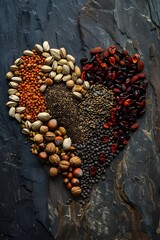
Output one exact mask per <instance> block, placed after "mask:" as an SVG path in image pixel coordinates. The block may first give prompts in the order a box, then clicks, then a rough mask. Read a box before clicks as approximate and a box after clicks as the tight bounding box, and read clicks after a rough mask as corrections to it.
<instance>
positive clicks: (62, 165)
mask: <svg viewBox="0 0 160 240" xmlns="http://www.w3.org/2000/svg"><path fill="white" fill-rule="evenodd" d="M69 166H70V163H69V162H68V161H65V160H62V161H60V163H59V168H60V169H61V170H62V171H66V170H68V168H69Z"/></svg>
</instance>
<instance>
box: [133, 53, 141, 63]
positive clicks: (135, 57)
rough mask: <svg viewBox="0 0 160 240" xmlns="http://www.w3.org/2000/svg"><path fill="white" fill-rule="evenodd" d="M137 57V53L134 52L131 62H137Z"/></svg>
mask: <svg viewBox="0 0 160 240" xmlns="http://www.w3.org/2000/svg"><path fill="white" fill-rule="evenodd" d="M138 59H139V54H137V53H135V54H134V55H133V56H132V62H133V63H137V62H138Z"/></svg>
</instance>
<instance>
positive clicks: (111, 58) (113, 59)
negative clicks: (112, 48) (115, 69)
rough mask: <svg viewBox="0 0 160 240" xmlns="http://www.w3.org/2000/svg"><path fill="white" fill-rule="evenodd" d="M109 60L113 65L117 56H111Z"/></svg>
mask: <svg viewBox="0 0 160 240" xmlns="http://www.w3.org/2000/svg"><path fill="white" fill-rule="evenodd" d="M109 62H110V64H111V65H112V66H114V65H115V62H116V61H115V58H114V57H110V58H109Z"/></svg>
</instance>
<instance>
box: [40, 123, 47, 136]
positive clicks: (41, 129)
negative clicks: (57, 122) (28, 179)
mask: <svg viewBox="0 0 160 240" xmlns="http://www.w3.org/2000/svg"><path fill="white" fill-rule="evenodd" d="M39 131H40V133H41V134H46V133H47V132H48V127H47V126H44V125H42V126H41V127H40V129H39Z"/></svg>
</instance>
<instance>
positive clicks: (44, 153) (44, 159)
mask: <svg viewBox="0 0 160 240" xmlns="http://www.w3.org/2000/svg"><path fill="white" fill-rule="evenodd" d="M38 157H39V158H40V160H41V162H46V160H47V158H48V155H47V153H46V152H40V153H39V154H38Z"/></svg>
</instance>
